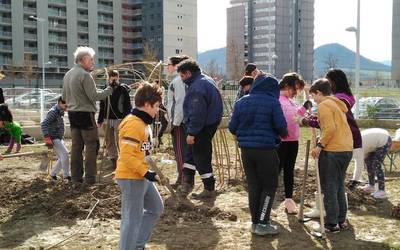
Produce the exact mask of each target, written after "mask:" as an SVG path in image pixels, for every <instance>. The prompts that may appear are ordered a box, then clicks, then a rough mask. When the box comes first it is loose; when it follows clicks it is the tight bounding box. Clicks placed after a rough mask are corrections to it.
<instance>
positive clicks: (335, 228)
mask: <svg viewBox="0 0 400 250" xmlns="http://www.w3.org/2000/svg"><path fill="white" fill-rule="evenodd" d="M325 230H326V231H327V232H330V233H339V232H340V227H339V226H338V225H331V224H325Z"/></svg>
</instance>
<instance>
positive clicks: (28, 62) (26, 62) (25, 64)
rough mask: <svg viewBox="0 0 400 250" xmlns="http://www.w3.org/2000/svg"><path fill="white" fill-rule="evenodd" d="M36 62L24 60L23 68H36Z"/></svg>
mask: <svg viewBox="0 0 400 250" xmlns="http://www.w3.org/2000/svg"><path fill="white" fill-rule="evenodd" d="M37 65H39V64H38V61H37V60H24V66H25V67H26V66H37Z"/></svg>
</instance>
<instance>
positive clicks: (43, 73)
mask: <svg viewBox="0 0 400 250" xmlns="http://www.w3.org/2000/svg"><path fill="white" fill-rule="evenodd" d="M29 18H30V19H33V20H35V21H36V22H39V23H40V27H41V29H42V79H43V81H42V91H40V121H41V122H42V121H43V120H44V93H43V92H44V89H45V86H46V84H45V67H46V64H51V62H50V63H49V62H47V63H45V62H44V53H45V52H44V24H45V22H46V21H47V20H46V19H44V18H41V17H35V16H29Z"/></svg>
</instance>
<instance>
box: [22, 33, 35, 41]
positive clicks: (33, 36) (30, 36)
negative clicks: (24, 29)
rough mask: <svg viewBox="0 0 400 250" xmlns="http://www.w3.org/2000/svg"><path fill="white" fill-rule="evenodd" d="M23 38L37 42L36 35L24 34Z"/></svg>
mask: <svg viewBox="0 0 400 250" xmlns="http://www.w3.org/2000/svg"><path fill="white" fill-rule="evenodd" d="M24 38H25V39H27V40H35V41H36V40H37V35H36V34H31V33H24Z"/></svg>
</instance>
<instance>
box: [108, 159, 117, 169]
mask: <svg viewBox="0 0 400 250" xmlns="http://www.w3.org/2000/svg"><path fill="white" fill-rule="evenodd" d="M110 160H111V169H112V170H115V169H117V159H113V158H112V159H110Z"/></svg>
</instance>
